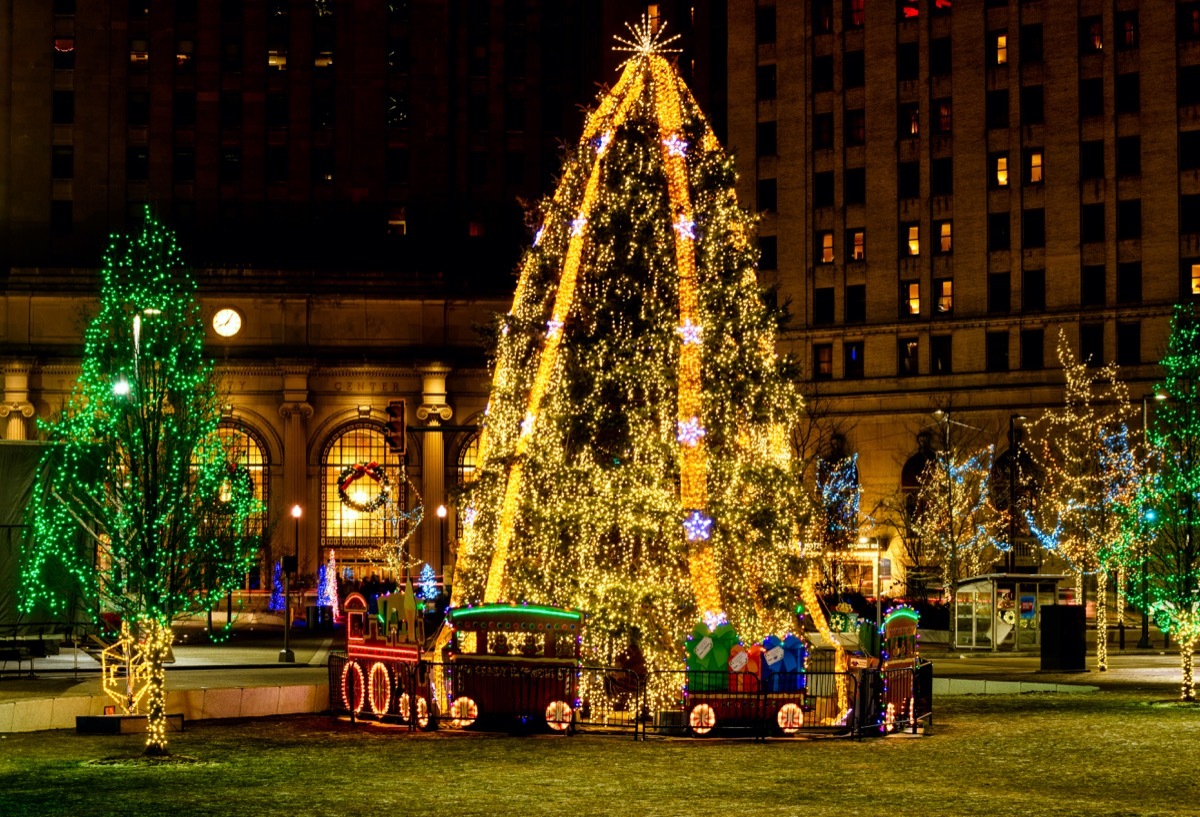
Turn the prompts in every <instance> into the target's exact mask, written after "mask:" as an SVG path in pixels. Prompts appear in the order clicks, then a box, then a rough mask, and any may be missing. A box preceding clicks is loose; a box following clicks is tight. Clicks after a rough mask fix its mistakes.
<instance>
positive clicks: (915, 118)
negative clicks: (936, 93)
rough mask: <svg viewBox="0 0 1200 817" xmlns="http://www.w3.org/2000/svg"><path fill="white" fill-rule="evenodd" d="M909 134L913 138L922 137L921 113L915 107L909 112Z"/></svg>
mask: <svg viewBox="0 0 1200 817" xmlns="http://www.w3.org/2000/svg"><path fill="white" fill-rule="evenodd" d="M908 132H909V133H910V134H911V135H913V136H920V135H921V111H920V109H919V108H917V107H916V106H915V105H914V106H912V108H911V109H910V110H909V111H908Z"/></svg>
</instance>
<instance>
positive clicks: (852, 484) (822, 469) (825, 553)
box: [811, 451, 862, 593]
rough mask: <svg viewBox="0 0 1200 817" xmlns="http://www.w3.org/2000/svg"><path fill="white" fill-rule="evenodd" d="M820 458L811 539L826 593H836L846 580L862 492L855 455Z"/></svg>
mask: <svg viewBox="0 0 1200 817" xmlns="http://www.w3.org/2000/svg"><path fill="white" fill-rule="evenodd" d="M840 453H841V452H840V451H839V452H835V454H834V455H833V456H830V457H827V458H823V459H820V460H818V461H817V464H816V480H815V482H816V498H815V502H814V504H815V505H816V511H817V512H816V513H815V514H813V522H814V523H815V525H816V528H817V529H816V530H814V531H813V533H812V536H811V541H815V542H820V546H821V554H822V557H823V558H822V559H821V570H822V572H823V573H824V575H823V577H822V582H821V584H822V585H823V588H824V590H825V591H826V592H829V593H838V592H839V591H840V590H841V588H842V585H843V584H844V583H845V569H846V568H845V559H846V554H847V551H848V550H849V549H850V548H851V547H852V546H853V544H854V543H855V542H857V541H858V532H859V529H860V527H861V525H862V522H861V520H860V519H859V506H860V495H861V492H860V490H859V486H858V455H857V454H851V455H849V456H838V454H840Z"/></svg>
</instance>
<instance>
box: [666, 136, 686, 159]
mask: <svg viewBox="0 0 1200 817" xmlns="http://www.w3.org/2000/svg"><path fill="white" fill-rule="evenodd" d="M663 147H665V148H666V149H667V153H668V155H671V156H686V155H687V149H688V143H687V140H686V139H684V138H682V137H681V136H679V134H671V135H670V136H668V137H667V138H666V139H664V140H663Z"/></svg>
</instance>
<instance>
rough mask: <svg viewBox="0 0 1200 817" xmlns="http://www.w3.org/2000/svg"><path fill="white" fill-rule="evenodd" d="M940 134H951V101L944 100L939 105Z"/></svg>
mask: <svg viewBox="0 0 1200 817" xmlns="http://www.w3.org/2000/svg"><path fill="white" fill-rule="evenodd" d="M937 116H938V133H949V132H950V124H951V119H950V100H948V99H943V100H940V101H939V102H938V103H937Z"/></svg>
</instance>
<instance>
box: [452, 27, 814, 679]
mask: <svg viewBox="0 0 1200 817" xmlns="http://www.w3.org/2000/svg"><path fill="white" fill-rule="evenodd" d="M664 45H665V43H662V42H660V41H658V40H657V39H656V36H655V35H654V34H652V33H651V31H650V29H649V26H648V24H646V23H645V22H643V25H642V27H639V28H638V29H636V31H635V41H634V42H632V43H631V44H630V48H629V50H630V51H631V52H632V57H631V58H630V59H629V60H628V61H627V62H626V63H625V65H624V68H623V71H622V73H621V76H620V79H619V80H618V82H617V84H616V85H615V86H614V87H613V88H612V90H611V91H610V92H608V93H605V94H602V95H601V98H600V100H599V103H598V106H597V108H596V110H595V111H594V112H593V113H592V114H591V115H590V116H589V117H588V119H587V122H586V125H585V127H584V131H583V136H582V138H581V139H580V141H579V144H578V146H577V147H576V149H575V151H574V153H573V155H571V156H570V157H569V158H568V161H567V163H566V165H565V167H564V170H563V174H562V178H561V181H560V183H559V186H558V189H557V190H556V191H555V193H554V195H553V196H552V197H550V198H548V199H547V200H545V201H544V202H543V203H542V205H541V217H542V224H541V226H540V228H539V229H538V230H537V234H536V236H535V238H534V241H533V246H532V247H531V248H530V249H529V250H528V251H527V252H526V253H525V256H524V258H523V260H522V262H521V265H520V276H519V282H518V285H517V291H516V296H515V298H514V300H513V306H512V309H511V311H510V312H509V313H508V314H507V315H505V316H504V317H503V318H502V319H501V321H500V323H499V327H498V338H497V349H496V355H495V363H494V379H493V385H492V393H491V401H490V404H489V408H488V413H487V420H486V428H485V430H484V433H483V437H482V439H481V441H480V448H479V459H478V462H479V464H480V465H479V469H478V471H477V474H478V476H477V478H476V479H475V481H474V482H473V484H472V487H471V491H470V493H469V495H468V497H467V500H468V509H467V511H466V513H465V515H464V519H465V521H466V525H465V537H464V543H463V552H462V556H461V558H460V560H459V562H458V565H457V572H456V576H455V581H454V583H453V585H454V597H453V599H452V602H453V603H454V604H456V605H460V604H464V603H472V602H480V601H487V602H491V601H512V602H519V601H530V602H542V603H551V604H557V605H566V606H571V607H579V608H582V609H585V610H587V611H588V612H589V613H590V615H591V619H590V622H589V625H588V631H587V632H588V635H587V636H586V641H585V644H584V649H585V653H586V656H587V660H588V661H591V662H599V663H602V664H603V663H612V662H616V661H622V660H624V661H629V662H632V663H635V664H640V663H641V662H642V661H644V662H645V664H646V665H647V666H648V667H650V668H655V669H662V668H677V667H679V666H681V665H682V661H683V652H682V648H681V644H682V639H683V637H684V636H685V635H686V634H687V633H688V632H690V631H691V630H692V628H693V625H694V624H695V623H696V622H697V621H699V620H701V618H702V617H704V616H705V615H706V614H707V615H708V616H709V617H712V620H716V618H715V617H716V616H717V615H718V614H719V613H724V614H726V615H727V616H728V620H729V622H730V623H731V624H732V625H733V626H734V627H735V628H736V629H737V632H738V633H739V635H741V636H742V637H743V638H744V639H748V640H759V639H761V638H763V637H764V636H766V635H767V634H768V633H772V632H775V633H783V632H785V631H786V630H787V629H788V628H789V626H790V625H791V624H792V621H793V619H792V615H793V614H792V610H793V609H794V607H795V600H796V598H797V596H798V588H799V585H800V583H801V581H802V580H803V578H804V571H803V565H802V564H801V561H800V548H799V545H798V535H797V530H798V522H799V518H800V514H801V510H802V506H803V499H802V496H801V492H800V490H799V480H798V479H797V477H796V470H795V464H794V461H793V458H792V456H791V454H790V450H789V448H790V433H791V429H792V427H794V426H795V424H796V422H797V420H798V418H799V414H800V412H801V410H802V400H801V398H800V395H799V394H798V392H797V391H796V388H795V387H794V385H793V382H794V379H795V375H796V369H795V367H794V365H793V363H792V362H791V361H790V360H788V359H786V358H781V357H779V356H778V355H777V354H776V351H775V339H776V332H777V327H778V321H779V316H778V315H777V314H774V313H772V312H771V311H770V310H768V309H767V308H766V307H765V306H764V305H763V301H762V299H761V295H760V290H759V287H758V284H757V280H756V275H755V266H754V265H755V257H756V251H755V249H754V246H753V243H752V240H751V238H752V234H753V230H754V220H753V218H752V217H751V216H750V215H749V214H747V213H746V212H745V211H744V210H742V209H741V208H740V207H739V206H738V204H737V199H736V195H735V193H734V189H733V186H734V181H735V175H734V163H733V161H732V159H731V158H730V157H729V156H728V155H726V154H725V153H724V151H723V150H722V149H721V147H720V145H719V144H718V142H717V139H716V137H715V136H714V135H713V133H712V130H711V129H710V128H709V126H708V124H707V122H706V121H705V119H704V116H703V115H702V113H701V111H700V109H699V107H698V106H697V104H696V102H695V100H694V99H693V98H692V96H691V94H690V93H689V91H688V89H687V87H686V86H685V84H684V83H683V81H682V80H681V79H680V77H679V76H678V74H677V73H676V71H675V70H674V68H673V67H672V65H671V64H670V63H669V62H668V61H667V59H666V58H665V57H664V54H665V53H667V50H666V49H665V48H664V47H663V46H664ZM814 612H815V611H814Z"/></svg>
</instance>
